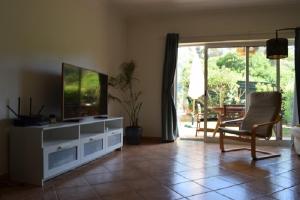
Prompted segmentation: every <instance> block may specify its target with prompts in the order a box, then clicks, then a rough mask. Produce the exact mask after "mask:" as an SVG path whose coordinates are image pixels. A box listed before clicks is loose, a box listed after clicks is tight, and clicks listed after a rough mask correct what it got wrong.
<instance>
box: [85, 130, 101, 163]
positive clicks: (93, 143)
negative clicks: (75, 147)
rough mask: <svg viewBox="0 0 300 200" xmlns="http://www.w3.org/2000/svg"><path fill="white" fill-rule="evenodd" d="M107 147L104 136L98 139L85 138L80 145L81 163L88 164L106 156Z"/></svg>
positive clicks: (97, 137)
mask: <svg viewBox="0 0 300 200" xmlns="http://www.w3.org/2000/svg"><path fill="white" fill-rule="evenodd" d="M105 147H106V141H105V135H104V134H101V135H99V136H96V137H89V138H84V139H83V140H82V141H81V144H80V149H81V153H80V156H81V162H88V161H90V160H93V159H96V158H98V157H99V156H101V155H103V154H105Z"/></svg>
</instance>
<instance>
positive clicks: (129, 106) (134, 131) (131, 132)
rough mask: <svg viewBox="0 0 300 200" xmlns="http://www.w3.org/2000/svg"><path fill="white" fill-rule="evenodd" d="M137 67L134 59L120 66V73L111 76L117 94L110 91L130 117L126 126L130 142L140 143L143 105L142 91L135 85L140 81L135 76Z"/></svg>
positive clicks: (111, 83) (110, 81)
mask: <svg viewBox="0 0 300 200" xmlns="http://www.w3.org/2000/svg"><path fill="white" fill-rule="evenodd" d="M135 68H136V65H135V63H134V62H133V61H130V62H125V63H123V64H121V66H120V70H121V71H120V73H119V74H118V75H116V76H114V77H110V78H109V86H111V87H112V88H114V89H115V90H117V94H116V95H112V94H111V93H110V94H109V98H110V99H112V100H115V101H117V102H118V103H120V104H121V106H122V107H123V108H124V110H125V111H126V113H127V115H128V118H129V123H130V124H129V126H127V127H126V128H125V135H126V140H127V143H128V144H139V143H140V142H141V137H142V128H141V127H140V126H139V124H138V119H139V113H140V110H141V107H142V105H143V103H142V102H141V101H140V97H141V94H142V92H141V91H140V90H137V89H136V88H135V87H134V86H135V84H136V82H137V81H138V79H137V78H136V77H135V76H134V74H135Z"/></svg>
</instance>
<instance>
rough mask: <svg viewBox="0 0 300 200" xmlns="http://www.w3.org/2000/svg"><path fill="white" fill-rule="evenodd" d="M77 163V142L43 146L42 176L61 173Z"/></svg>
mask: <svg viewBox="0 0 300 200" xmlns="http://www.w3.org/2000/svg"><path fill="white" fill-rule="evenodd" d="M78 165H79V142H71V143H70V142H69V143H65V144H64V143H62V144H59V145H54V146H49V147H45V148H44V178H50V177H53V176H56V175H58V174H61V173H63V172H65V171H67V170H69V169H72V168H74V167H76V166H78Z"/></svg>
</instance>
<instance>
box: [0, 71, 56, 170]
mask: <svg viewBox="0 0 300 200" xmlns="http://www.w3.org/2000/svg"><path fill="white" fill-rule="evenodd" d="M18 79H19V85H17V87H18V89H17V91H19V92H18V93H19V94H17V93H15V94H14V95H19V96H20V97H21V100H22V102H21V114H22V115H28V113H29V97H32V100H33V105H32V114H37V113H38V111H39V109H40V107H41V106H42V105H45V109H44V110H43V111H42V113H41V114H42V115H44V116H49V114H55V115H56V116H58V117H60V114H61V112H60V109H61V105H60V102H61V75H60V71H58V70H56V71H55V70H47V69H46V70H45V68H44V71H42V70H41V69H34V68H32V69H30V68H29V69H20V71H19V74H18ZM4 98H6V97H4ZM17 101H18V96H10V97H7V100H6V105H7V104H9V105H10V106H11V107H12V108H13V109H14V110H15V111H16V112H17V110H18V109H17ZM5 109H6V108H5ZM12 118H15V116H14V115H13V114H12V113H9V112H8V110H7V112H6V116H5V119H1V120H0V175H2V174H5V173H7V172H8V168H7V167H8V144H9V143H8V135H9V130H10V128H11V126H12V120H11V119H12Z"/></svg>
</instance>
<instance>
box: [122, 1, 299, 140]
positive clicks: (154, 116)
mask: <svg viewBox="0 0 300 200" xmlns="http://www.w3.org/2000/svg"><path fill="white" fill-rule="evenodd" d="M299 19H300V12H299V7H296V6H294V7H279V8H276V7H275V8H268V9H266V8H264V9H262V8H261V9H257V8H251V9H250V8H249V9H243V10H224V11H220V10H219V11H214V12H202V13H200V12H199V13H198V14H180V15H174V16H162V17H148V18H137V19H132V20H131V21H130V23H129V26H128V50H127V51H128V58H130V59H134V60H135V61H136V63H137V65H138V67H139V69H138V77H139V78H140V80H141V81H140V87H141V89H142V91H143V101H144V106H143V108H142V111H141V120H140V122H141V125H142V126H143V127H144V135H145V136H151V137H160V135H161V107H160V106H161V86H162V71H163V59H164V48H165V36H166V33H169V32H175V33H179V34H180V36H181V41H186V42H187V41H189V42H205V41H222V40H233V39H245V40H249V39H267V38H268V37H273V36H274V34H275V29H278V28H285V27H295V26H300V21H299Z"/></svg>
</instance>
